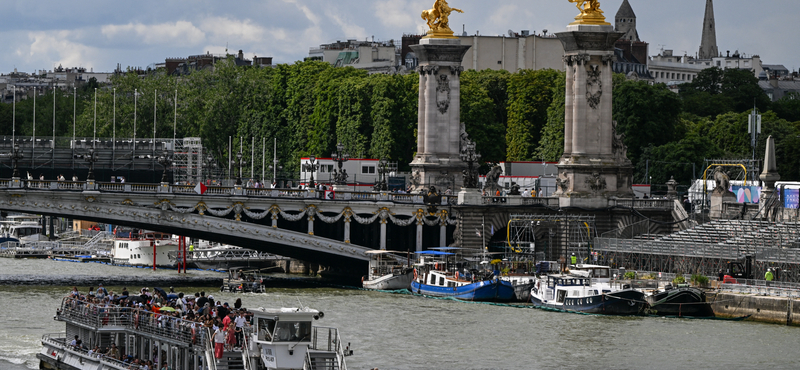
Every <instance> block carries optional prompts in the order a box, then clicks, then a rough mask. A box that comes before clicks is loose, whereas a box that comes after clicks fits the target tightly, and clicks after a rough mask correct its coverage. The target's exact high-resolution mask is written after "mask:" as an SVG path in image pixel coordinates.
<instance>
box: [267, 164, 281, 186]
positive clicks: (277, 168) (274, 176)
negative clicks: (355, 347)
mask: <svg viewBox="0 0 800 370" xmlns="http://www.w3.org/2000/svg"><path fill="white" fill-rule="evenodd" d="M272 163H273V164H271V165H269V169H270V170H272V181H273V182H274V183H275V186H278V173H280V174H281V177H283V166H281V165H280V164H279V163H280V162H279V161H278V160H277V159H273V160H272Z"/></svg>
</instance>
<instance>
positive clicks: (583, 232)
mask: <svg viewBox="0 0 800 370" xmlns="http://www.w3.org/2000/svg"><path fill="white" fill-rule="evenodd" d="M506 230H507V235H506V245H507V247H508V248H507V249H508V250H510V251H511V252H512V254H526V255H534V256H535V258H536V260H537V261H559V260H562V258H563V259H566V258H567V256H570V255H572V253H575V255H576V256H577V258H578V260H579V261H591V257H592V252H593V249H592V239H593V237H594V236H595V233H596V227H595V216H589V215H544V214H541V215H527V214H514V215H511V219H510V220H509V221H508V227H507V228H506Z"/></svg>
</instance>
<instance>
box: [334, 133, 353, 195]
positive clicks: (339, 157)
mask: <svg viewBox="0 0 800 370" xmlns="http://www.w3.org/2000/svg"><path fill="white" fill-rule="evenodd" d="M331 157H333V161H334V162H336V167H337V168H338V170H337V171H336V173H335V174H334V176H335V177H334V183H335V184H336V185H347V177H348V176H347V172H344V171H343V170H342V164H344V162H347V161H349V160H350V154H348V153H346V152H345V151H344V145H343V144H342V143H339V144H336V152H335V153H333V154H331Z"/></svg>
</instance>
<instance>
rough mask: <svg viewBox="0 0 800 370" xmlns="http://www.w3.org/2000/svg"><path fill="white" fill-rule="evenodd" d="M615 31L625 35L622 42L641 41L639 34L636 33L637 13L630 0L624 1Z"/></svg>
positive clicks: (616, 20)
mask: <svg viewBox="0 0 800 370" xmlns="http://www.w3.org/2000/svg"><path fill="white" fill-rule="evenodd" d="M614 29H615V31H617V32H622V33H624V35H623V36H622V37H620V40H628V41H641V40H639V32H637V31H636V13H634V12H633V8H632V7H631V4H630V3H629V2H628V0H624V1H623V2H622V5H620V7H619V10H618V11H617V15H616V17H615V22H614Z"/></svg>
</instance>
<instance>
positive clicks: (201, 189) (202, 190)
mask: <svg viewBox="0 0 800 370" xmlns="http://www.w3.org/2000/svg"><path fill="white" fill-rule="evenodd" d="M206 190H208V188H207V187H206V186H205V185H203V183H202V182H198V183H197V185H196V186H195V187H194V192H195V193H197V194H205V192H206Z"/></svg>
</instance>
